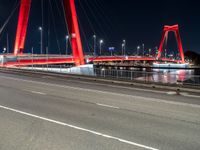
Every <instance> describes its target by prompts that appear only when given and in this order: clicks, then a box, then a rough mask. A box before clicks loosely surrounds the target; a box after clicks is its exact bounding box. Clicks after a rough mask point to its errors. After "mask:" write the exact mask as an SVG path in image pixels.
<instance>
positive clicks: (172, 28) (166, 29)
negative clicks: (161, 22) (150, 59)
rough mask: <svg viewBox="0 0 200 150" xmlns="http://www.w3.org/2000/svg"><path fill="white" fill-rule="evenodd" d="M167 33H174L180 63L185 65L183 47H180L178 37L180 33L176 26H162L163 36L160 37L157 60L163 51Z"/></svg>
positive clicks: (179, 37)
mask: <svg viewBox="0 0 200 150" xmlns="http://www.w3.org/2000/svg"><path fill="white" fill-rule="evenodd" d="M169 32H174V34H175V37H176V39H177V43H178V48H179V52H180V57H181V62H182V63H185V57H184V51H183V46H182V42H181V36H180V33H179V26H178V25H173V26H164V30H163V35H162V39H161V42H160V47H159V49H158V55H157V59H160V58H161V53H162V51H163V44H164V42H165V39H166V38H167V37H168V34H169Z"/></svg>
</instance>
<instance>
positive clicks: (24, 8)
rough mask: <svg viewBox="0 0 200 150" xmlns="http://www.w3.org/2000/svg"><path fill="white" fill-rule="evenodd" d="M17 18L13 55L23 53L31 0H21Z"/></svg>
mask: <svg viewBox="0 0 200 150" xmlns="http://www.w3.org/2000/svg"><path fill="white" fill-rule="evenodd" d="M20 3H21V4H20V12H19V18H18V26H17V33H16V38H15V46H14V55H17V54H19V53H23V50H24V44H25V39H26V32H27V26H28V20H29V14H30V8H31V0H21V2H20Z"/></svg>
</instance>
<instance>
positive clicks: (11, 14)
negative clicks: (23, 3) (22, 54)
mask: <svg viewBox="0 0 200 150" xmlns="http://www.w3.org/2000/svg"><path fill="white" fill-rule="evenodd" d="M19 4H20V2H18V3H17V5H16V7H15V8H14V9H13V11H12V12H11V13H10V15H9V17H8V18H7V20H6V21H5V23H4V24H3V26H2V27H1V28H0V35H1V34H2V32H3V31H4V29H5V27H6V26H7V25H8V23H9V21H10V19H11V18H12V16H13V15H14V13H15V11H16V10H17V8H18V6H19Z"/></svg>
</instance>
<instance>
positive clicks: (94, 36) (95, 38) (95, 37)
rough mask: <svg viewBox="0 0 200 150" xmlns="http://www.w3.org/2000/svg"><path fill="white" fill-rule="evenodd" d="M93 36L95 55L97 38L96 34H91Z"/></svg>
mask: <svg viewBox="0 0 200 150" xmlns="http://www.w3.org/2000/svg"><path fill="white" fill-rule="evenodd" d="M93 38H94V55H95V56H96V40H97V36H96V35H93Z"/></svg>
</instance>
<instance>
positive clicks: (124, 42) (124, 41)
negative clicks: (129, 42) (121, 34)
mask: <svg viewBox="0 0 200 150" xmlns="http://www.w3.org/2000/svg"><path fill="white" fill-rule="evenodd" d="M123 44H124V55H126V40H123Z"/></svg>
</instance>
